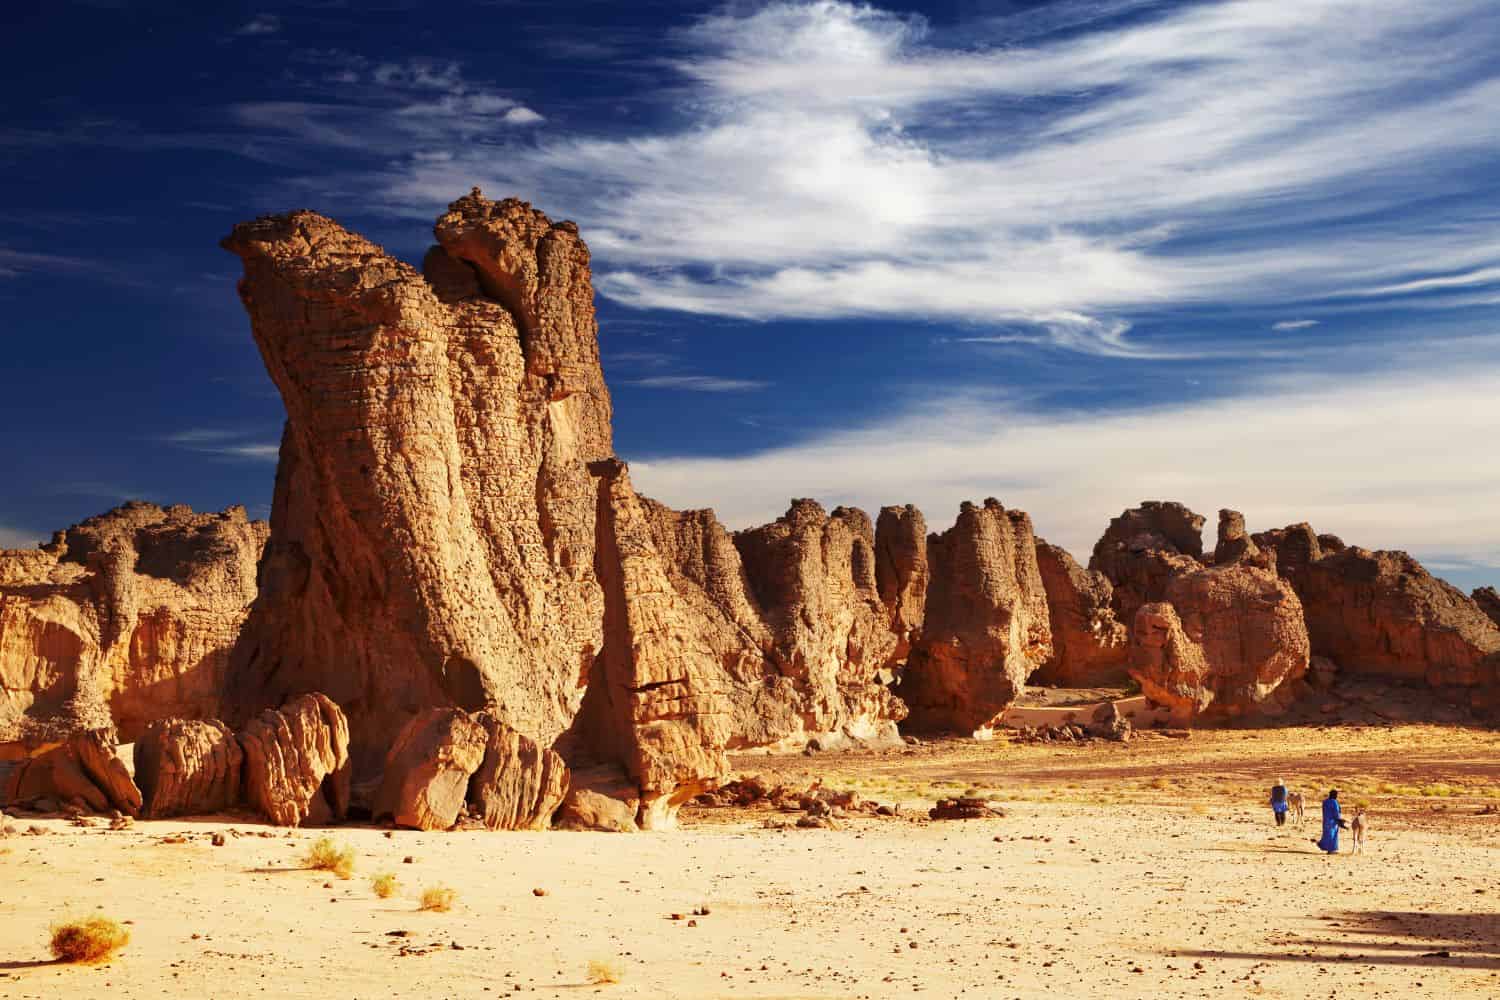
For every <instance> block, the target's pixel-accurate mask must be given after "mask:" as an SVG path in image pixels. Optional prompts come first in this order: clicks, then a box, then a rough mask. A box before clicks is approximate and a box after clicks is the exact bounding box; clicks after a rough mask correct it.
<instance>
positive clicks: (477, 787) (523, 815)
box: [468, 713, 568, 830]
mask: <svg viewBox="0 0 1500 1000" xmlns="http://www.w3.org/2000/svg"><path fill="white" fill-rule="evenodd" d="M475 721H476V722H478V723H479V724H480V725H481V726H483V727H484V729H485V735H486V745H485V751H484V759H483V760H482V761H481V762H480V764H479V770H477V771H475V772H474V776H473V777H472V778H470V779H469V792H468V800H469V807H470V811H471V812H472V813H473V814H474V815H476V816H478V817H479V819H480V820H481V821H482V822H483V823H484V825H485V826H486V827H488V828H489V829H491V830H545V829H547V828H548V827H549V826H550V825H551V823H552V814H553V813H555V812H557V808H558V806H560V805H562V801H563V798H564V797H565V796H566V795H567V793H568V767H567V765H566V764H564V763H563V759H562V758H561V757H560V756H558V755H557V754H556V753H554V752H553V751H551V750H548V749H546V748H544V747H542V746H540V745H538V743H537V742H536V741H535V740H533V739H529V738H527V737H525V736H522V735H521V734H520V733H518V732H516V731H515V730H514V729H511V728H510V727H509V726H507V725H506V724H505V723H503V722H501V721H500V720H499V719H496V718H494V717H493V716H491V715H489V714H488V713H480V714H479V716H478V717H477V718H476V720H475Z"/></svg>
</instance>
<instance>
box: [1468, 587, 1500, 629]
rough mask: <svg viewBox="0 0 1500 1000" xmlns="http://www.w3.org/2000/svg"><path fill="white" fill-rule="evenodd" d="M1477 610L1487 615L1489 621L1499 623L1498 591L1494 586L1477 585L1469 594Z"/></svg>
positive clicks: (1499, 603)
mask: <svg viewBox="0 0 1500 1000" xmlns="http://www.w3.org/2000/svg"><path fill="white" fill-rule="evenodd" d="M1469 596H1470V598H1471V599H1472V600H1473V601H1474V603H1475V604H1477V605H1479V610H1480V611H1483V612H1484V613H1485V614H1486V615H1489V618H1490V621H1492V622H1494V623H1495V624H1496V625H1500V593H1497V592H1496V591H1495V588H1494V587H1478V588H1476V589H1475V590H1474V593H1473V594H1471V595H1469Z"/></svg>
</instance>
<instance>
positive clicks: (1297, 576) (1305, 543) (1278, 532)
mask: <svg viewBox="0 0 1500 1000" xmlns="http://www.w3.org/2000/svg"><path fill="white" fill-rule="evenodd" d="M1323 537H1326V538H1330V539H1331V538H1333V536H1332V535H1328V536H1323ZM1251 538H1252V539H1253V541H1254V542H1255V544H1256V545H1257V546H1258V547H1259V548H1260V549H1262V550H1263V551H1267V552H1274V553H1275V554H1276V572H1277V573H1278V574H1279V575H1280V576H1281V577H1282V578H1283V579H1285V580H1286V581H1287V582H1289V583H1290V584H1291V585H1292V589H1293V590H1295V591H1297V594H1298V596H1301V595H1302V593H1303V592H1304V590H1305V589H1306V586H1307V573H1308V568H1309V567H1311V566H1312V564H1313V563H1315V562H1317V561H1318V560H1319V559H1321V558H1323V543H1322V541H1321V540H1320V537H1319V536H1318V534H1317V533H1315V532H1314V531H1313V529H1312V526H1311V525H1309V524H1308V523H1307V522H1306V521H1303V522H1301V523H1299V524H1289V525H1287V526H1286V527H1285V528H1276V529H1273V530H1271V531H1260V532H1256V533H1255V534H1254V535H1252V536H1251ZM1340 548H1342V545H1340Z"/></svg>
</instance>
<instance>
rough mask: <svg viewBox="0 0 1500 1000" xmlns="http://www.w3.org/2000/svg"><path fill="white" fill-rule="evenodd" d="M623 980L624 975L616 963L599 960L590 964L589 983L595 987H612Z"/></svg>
mask: <svg viewBox="0 0 1500 1000" xmlns="http://www.w3.org/2000/svg"><path fill="white" fill-rule="evenodd" d="M623 978H624V973H623V972H621V971H620V967H619V966H618V965H616V964H615V963H614V962H611V961H608V960H605V959H599V958H596V959H594V960H593V961H591V962H589V982H590V983H592V984H593V985H595V986H606V985H611V984H614V983H618V982H619V981H620V980H621V979H623Z"/></svg>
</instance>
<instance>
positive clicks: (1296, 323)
mask: <svg viewBox="0 0 1500 1000" xmlns="http://www.w3.org/2000/svg"><path fill="white" fill-rule="evenodd" d="M1317 325H1318V321H1317V320H1315V319H1284V320H1282V321H1281V322H1279V323H1272V324H1271V329H1273V330H1276V331H1278V332H1282V333H1285V332H1287V331H1289V330H1306V329H1307V328H1309V327H1313V326H1317Z"/></svg>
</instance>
